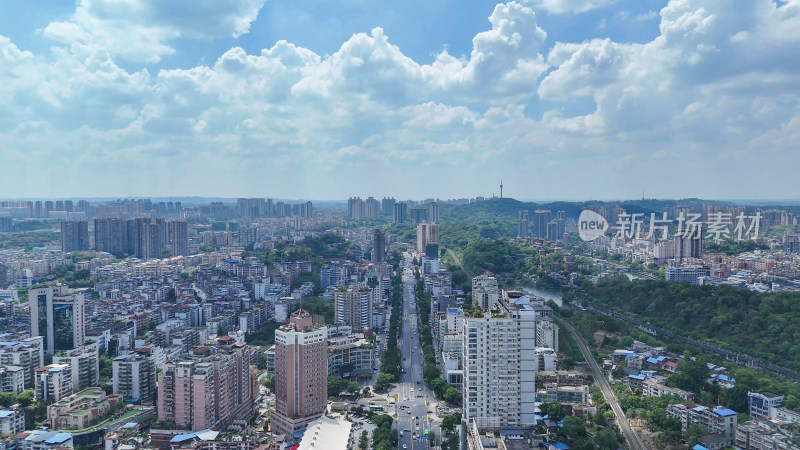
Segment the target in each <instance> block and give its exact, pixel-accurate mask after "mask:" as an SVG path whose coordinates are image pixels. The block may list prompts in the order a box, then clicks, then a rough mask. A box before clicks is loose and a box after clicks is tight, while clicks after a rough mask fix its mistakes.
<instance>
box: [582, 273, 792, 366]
mask: <svg viewBox="0 0 800 450" xmlns="http://www.w3.org/2000/svg"><path fill="white" fill-rule="evenodd" d="M586 293H587V294H588V297H589V298H590V299H592V300H593V301H595V302H597V303H599V304H602V305H605V306H609V307H612V308H615V309H618V310H621V311H624V312H627V313H630V314H632V315H636V316H639V317H640V318H642V319H643V320H647V321H650V322H651V323H653V324H656V325H662V326H665V327H666V328H670V329H672V330H675V331H679V332H681V331H682V332H684V333H686V334H687V335H690V336H692V337H695V338H699V339H704V340H710V341H713V342H716V343H717V344H719V345H720V346H722V347H726V348H728V349H730V350H732V351H739V352H743V353H747V354H749V355H752V356H757V357H761V358H764V359H767V360H770V361H772V362H774V363H776V364H780V365H783V366H786V367H790V368H792V369H795V370H800V293H795V292H779V293H766V294H760V293H756V292H751V291H749V290H747V289H742V288H736V287H730V286H721V287H713V286H697V285H692V284H689V283H675V282H668V281H629V280H628V279H627V278H625V277H617V278H613V279H609V280H604V281H601V282H600V283H598V284H597V285H596V286H587V291H586Z"/></svg>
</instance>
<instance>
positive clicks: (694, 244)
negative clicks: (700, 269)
mask: <svg viewBox="0 0 800 450" xmlns="http://www.w3.org/2000/svg"><path fill="white" fill-rule="evenodd" d="M700 233H701V232H700V230H699V229H698V231H697V232H696V233H693V234H692V235H691V236H685V235H683V234H680V235H678V236H675V237H674V240H673V241H672V244H673V247H672V248H673V251H672V254H673V257H674V258H675V260H676V261H681V262H683V261H685V260H687V259H689V258H694V259H699V258H702V257H703V236H702V235H701V234H700Z"/></svg>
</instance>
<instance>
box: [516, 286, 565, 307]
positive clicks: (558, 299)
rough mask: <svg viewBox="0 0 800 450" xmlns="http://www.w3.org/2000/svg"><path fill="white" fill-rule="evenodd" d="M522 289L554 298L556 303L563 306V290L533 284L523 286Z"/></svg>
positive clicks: (543, 296) (548, 298)
mask: <svg viewBox="0 0 800 450" xmlns="http://www.w3.org/2000/svg"><path fill="white" fill-rule="evenodd" d="M522 290H523V291H525V292H528V293H530V294H533V295H536V296H539V297H542V298H544V299H547V300H552V301H554V302H555V303H556V305H558V306H562V302H561V292H558V291H550V290H545V289H539V288H536V287H533V286H522Z"/></svg>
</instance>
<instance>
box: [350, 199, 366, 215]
mask: <svg viewBox="0 0 800 450" xmlns="http://www.w3.org/2000/svg"><path fill="white" fill-rule="evenodd" d="M347 216H348V217H350V218H351V219H353V220H364V219H365V218H366V217H365V216H366V211H365V208H364V200H361V197H350V198H349V199H347Z"/></svg>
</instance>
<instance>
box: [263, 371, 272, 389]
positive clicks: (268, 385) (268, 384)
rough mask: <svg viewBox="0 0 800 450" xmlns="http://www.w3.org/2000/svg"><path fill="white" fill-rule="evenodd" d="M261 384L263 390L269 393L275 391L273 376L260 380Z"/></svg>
mask: <svg viewBox="0 0 800 450" xmlns="http://www.w3.org/2000/svg"><path fill="white" fill-rule="evenodd" d="M261 384H262V385H263V386H264V387H265V388H267V389H269V390H270V391H274V390H275V375H274V374H273V375H270V376H268V377H266V378H262V379H261Z"/></svg>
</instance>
